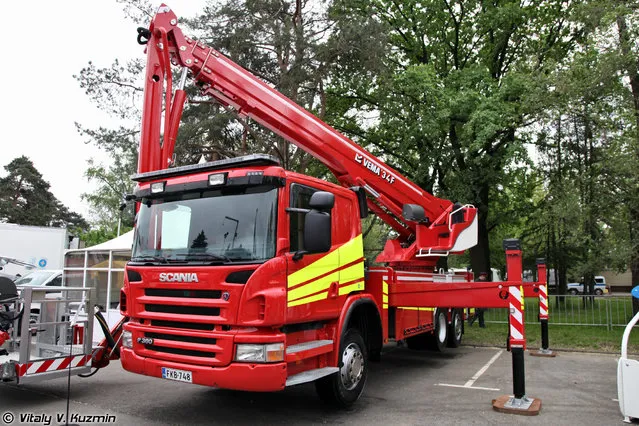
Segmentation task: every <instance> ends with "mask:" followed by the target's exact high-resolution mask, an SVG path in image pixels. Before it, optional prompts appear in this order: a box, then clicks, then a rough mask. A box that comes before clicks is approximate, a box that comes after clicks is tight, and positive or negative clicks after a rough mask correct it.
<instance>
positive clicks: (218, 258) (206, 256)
mask: <svg viewBox="0 0 639 426" xmlns="http://www.w3.org/2000/svg"><path fill="white" fill-rule="evenodd" d="M177 256H184V258H183V259H180V260H185V261H189V260H202V261H214V262H232V261H233V260H232V259H231V258H230V257H228V256H225V255H223V254H214V253H182V254H178V255H177ZM174 260H177V259H174Z"/></svg>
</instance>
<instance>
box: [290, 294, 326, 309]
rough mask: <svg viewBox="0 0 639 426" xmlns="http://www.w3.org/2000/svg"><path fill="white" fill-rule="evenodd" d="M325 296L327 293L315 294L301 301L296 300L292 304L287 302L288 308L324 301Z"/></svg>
mask: <svg viewBox="0 0 639 426" xmlns="http://www.w3.org/2000/svg"><path fill="white" fill-rule="evenodd" d="M326 296H328V291H325V292H323V293H319V294H316V295H314V296H310V297H305V298H303V299H298V300H294V301H292V302H288V307H289V308H292V307H293V306H298V305H304V304H306V303H311V302H316V301H318V300H322V299H326Z"/></svg>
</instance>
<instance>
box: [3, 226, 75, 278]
mask: <svg viewBox="0 0 639 426" xmlns="http://www.w3.org/2000/svg"><path fill="white" fill-rule="evenodd" d="M68 248H69V234H68V233H67V230H66V229H65V228H49V227H44V226H25V225H15V224H13V223H0V257H4V258H9V259H16V260H18V261H21V262H25V263H27V264H31V265H33V266H34V267H35V268H38V269H62V264H63V260H64V250H65V249H68ZM28 270H29V269H28V268H26V267H25V266H21V265H19V264H17V263H7V264H6V265H3V266H2V271H1V272H3V273H6V274H10V275H16V274H21V275H24V274H25V273H26V272H28Z"/></svg>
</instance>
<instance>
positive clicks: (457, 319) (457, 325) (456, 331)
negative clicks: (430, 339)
mask: <svg viewBox="0 0 639 426" xmlns="http://www.w3.org/2000/svg"><path fill="white" fill-rule="evenodd" d="M463 335H464V319H463V317H462V314H461V311H460V310H459V309H453V311H452V313H451V318H450V324H449V325H448V347H449V348H458V347H459V346H460V345H461V341H462V336H463Z"/></svg>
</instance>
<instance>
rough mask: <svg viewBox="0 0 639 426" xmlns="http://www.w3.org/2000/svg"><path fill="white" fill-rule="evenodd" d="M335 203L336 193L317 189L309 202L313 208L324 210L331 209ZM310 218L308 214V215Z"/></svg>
mask: <svg viewBox="0 0 639 426" xmlns="http://www.w3.org/2000/svg"><path fill="white" fill-rule="evenodd" d="M334 205H335V195H333V194H331V193H330V192H325V191H317V192H315V193H314V194H313V195H311V199H310V201H309V202H308V206H309V207H310V208H311V209H315V210H319V211H322V212H326V211H330V210H331V209H332V208H333V206H334ZM306 217H307V219H306V220H308V215H307V216H306Z"/></svg>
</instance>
